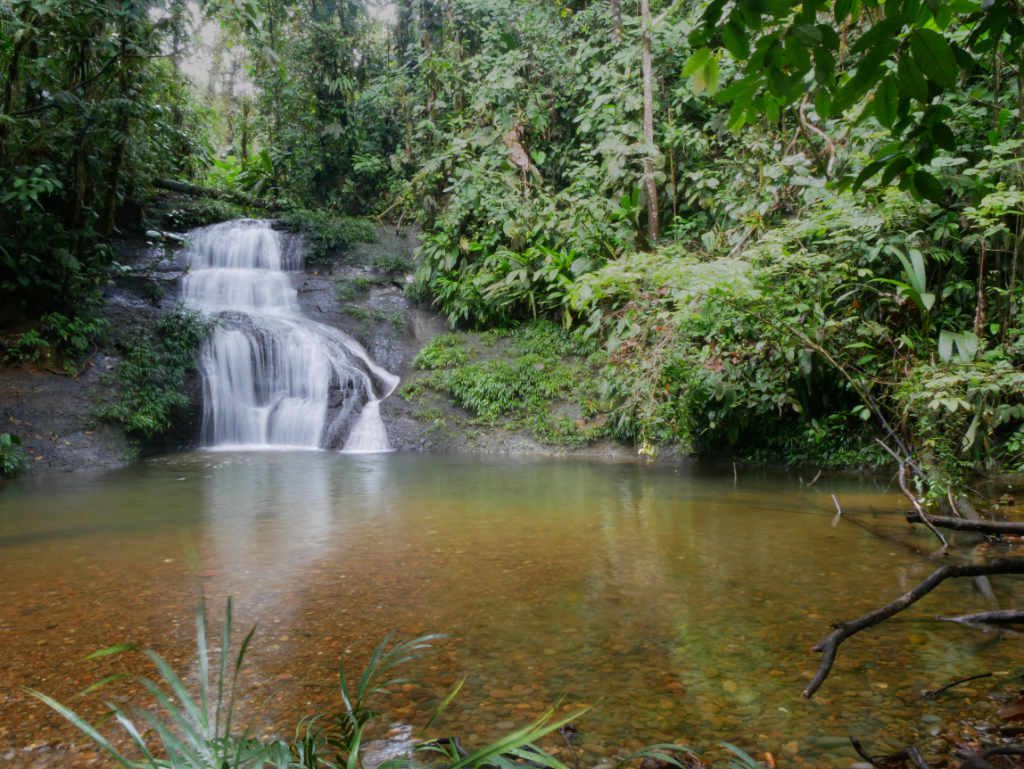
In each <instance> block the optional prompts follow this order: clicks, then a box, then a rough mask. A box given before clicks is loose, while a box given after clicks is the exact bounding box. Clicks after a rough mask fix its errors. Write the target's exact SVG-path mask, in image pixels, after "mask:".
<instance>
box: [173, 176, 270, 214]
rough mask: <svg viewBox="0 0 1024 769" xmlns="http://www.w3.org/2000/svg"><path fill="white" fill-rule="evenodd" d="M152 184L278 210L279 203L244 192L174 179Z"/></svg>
mask: <svg viewBox="0 0 1024 769" xmlns="http://www.w3.org/2000/svg"><path fill="white" fill-rule="evenodd" d="M153 186H154V187H159V188H160V189H162V190H170V191H171V192H180V193H181V194H183V195H191V196H192V197H194V198H213V199H214V200H230V201H233V202H235V203H240V204H242V205H245V206H255V207H256V208H265V209H267V210H268V211H280V210H281V204H280V203H278V202H276V201H273V200H263V199H261V198H254V197H252V196H251V195H246V194H245V193H244V192H225V191H223V190H215V189H211V188H210V187H200V186H199V185H198V184H190V183H189V182H179V181H175V180H174V179H154V180H153Z"/></svg>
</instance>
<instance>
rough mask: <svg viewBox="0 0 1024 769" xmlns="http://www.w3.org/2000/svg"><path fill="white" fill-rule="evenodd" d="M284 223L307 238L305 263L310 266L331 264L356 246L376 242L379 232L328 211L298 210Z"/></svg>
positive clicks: (290, 214)
mask: <svg viewBox="0 0 1024 769" xmlns="http://www.w3.org/2000/svg"><path fill="white" fill-rule="evenodd" d="M281 220H282V221H283V222H284V225H285V226H286V227H287V228H288V229H289V230H291V231H292V232H300V233H302V234H303V236H304V237H305V240H306V261H307V262H308V263H310V264H323V263H326V262H330V261H331V260H333V259H335V258H337V257H338V256H339V255H341V254H343V253H344V252H346V251H348V250H349V249H351V248H352V246H354V245H355V244H356V243H372V242H373V241H375V240H376V239H377V230H376V229H375V228H374V226H373V224H372V223H371V222H369V221H367V220H366V219H357V218H354V217H350V216H337V215H336V214H332V213H330V212H328V211H311V210H308V209H296V210H294V211H289V212H288V213H286V214H285V215H284V216H283V217H281Z"/></svg>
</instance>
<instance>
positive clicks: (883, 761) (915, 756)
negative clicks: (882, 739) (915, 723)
mask: <svg viewBox="0 0 1024 769" xmlns="http://www.w3.org/2000/svg"><path fill="white" fill-rule="evenodd" d="M850 744H851V745H853V749H854V750H856V751H857V755H858V756H860V757H861V758H863V759H864V760H865V761H867V762H868V763H869V764H871V765H872V766H875V767H890V766H893V765H894V764H895V763H896V762H897V761H910V763H912V764H913V765H914V767H915V768H916V769H931V767H929V766H928V764H927V762H925V760H924V756H922V755H921V752H920V751H919V750H918V749H917V748H915V747H914V746H913V745H908V746H907V747H905V748H903V750H900V751H897V752H896V753H890V754H889V755H887V756H872V755H869V754H868V753H867V751H865V750H864V747H863V746H862V745H861V744H860V741H859V740H858V739H857V738H855V737H851V738H850Z"/></svg>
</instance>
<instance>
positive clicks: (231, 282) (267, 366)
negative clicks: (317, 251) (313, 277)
mask: <svg viewBox="0 0 1024 769" xmlns="http://www.w3.org/2000/svg"><path fill="white" fill-rule="evenodd" d="M186 257H187V260H188V267H189V269H188V272H187V273H186V275H185V278H184V281H183V286H182V294H183V297H184V301H185V305H186V306H187V307H189V308H192V309H194V310H198V311H200V312H202V313H204V314H206V315H208V316H214V317H215V318H216V319H217V324H216V326H215V327H214V330H213V333H212V334H211V336H210V339H209V340H208V341H207V343H206V344H205V346H204V347H203V350H202V352H201V353H200V363H199V367H200V372H201V373H202V378H203V428H202V430H203V433H202V441H203V444H204V445H206V446H209V447H211V448H268V447H278V448H280V447H290V448H306V449H317V448H338V447H341V448H342V450H343V451H346V452H352V453H360V452H381V451H390V448H391V447H390V445H389V443H388V436H387V430H386V429H385V427H384V422H383V421H382V419H381V416H380V401H381V400H382V399H384V398H386V397H387V396H388V395H390V394H391V393H392V392H393V391H394V389H395V387H397V385H398V377H396V376H395V375H394V374H391V373H390V372H388V371H385V370H384V369H383V368H381V367H380V366H378V365H377V364H376V363H375V362H374V361H373V359H372V358H371V357H370V356H369V355H368V354H367V352H366V350H365V349H363V347H362V345H360V344H359V343H358V342H357V341H356V340H355V339H353V338H352V337H350V336H349V335H348V334H346V333H344V332H343V331H340V330H338V329H335V328H332V327H330V326H326V325H324V324H323V323H317V322H316V321H313V320H310V319H309V318H306V317H304V316H303V315H302V313H301V310H300V309H299V303H298V292H297V291H296V289H295V287H294V285H293V283H292V275H290V274H289V273H290V272H293V271H295V270H298V269H300V268H301V266H302V254H301V243H299V242H298V239H297V238H294V237H289V236H286V235H283V234H282V233H279V232H277V231H276V230H274V229H273V228H272V227H271V226H270V224H269V223H268V222H264V221H255V220H243V221H234V222H225V223H223V224H216V225H213V226H211V227H204V228H201V229H199V230H196V231H194V232H193V233H192V236H191V242H190V244H189V246H188V248H187V250H186Z"/></svg>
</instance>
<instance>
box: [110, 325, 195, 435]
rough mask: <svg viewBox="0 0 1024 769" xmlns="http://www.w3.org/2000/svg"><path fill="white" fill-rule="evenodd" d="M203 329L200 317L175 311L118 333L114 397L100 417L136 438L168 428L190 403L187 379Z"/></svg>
mask: <svg viewBox="0 0 1024 769" xmlns="http://www.w3.org/2000/svg"><path fill="white" fill-rule="evenodd" d="M209 330H210V322H209V321H208V320H206V319H205V318H203V317H201V316H199V315H197V314H196V313H193V312H189V311H187V310H175V311H174V312H171V313H169V314H168V315H165V316H163V317H161V318H160V319H159V320H157V321H156V322H155V323H154V324H153V326H152V328H147V329H135V330H133V331H132V332H131V333H129V334H127V335H126V336H125V337H123V338H122V339H121V340H120V341H119V344H118V346H119V348H120V351H121V354H122V356H123V357H122V359H121V361H120V362H119V363H118V365H117V368H116V369H115V370H114V372H113V376H112V383H113V384H114V386H115V398H114V400H113V402H112V403H109V404H108V405H106V406H105V407H104V409H103V410H102V416H103V417H105V418H106V419H111V420H113V421H115V422H120V423H121V424H123V425H124V427H125V429H126V430H127V431H128V432H129V433H132V434H134V435H136V436H138V437H143V438H153V437H156V436H158V435H161V434H163V433H166V432H167V431H168V430H170V429H171V428H172V427H173V426H174V425H175V424H176V423H177V420H176V417H178V415H179V414H180V412H181V411H182V410H183V409H185V408H187V407H188V405H189V404H190V403H191V402H192V398H190V397H189V395H188V394H187V384H188V377H189V374H190V373H191V372H193V371H195V370H196V366H197V360H198V356H199V348H200V346H201V344H202V342H203V340H204V339H205V338H206V336H207V334H208V333H209Z"/></svg>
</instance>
